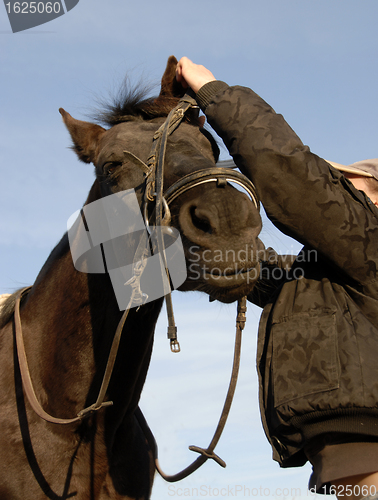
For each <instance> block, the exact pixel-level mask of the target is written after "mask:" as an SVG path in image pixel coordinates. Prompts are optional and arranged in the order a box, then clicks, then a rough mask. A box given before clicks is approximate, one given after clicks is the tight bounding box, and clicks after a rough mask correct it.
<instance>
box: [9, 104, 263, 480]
mask: <svg viewBox="0 0 378 500" xmlns="http://www.w3.org/2000/svg"><path fill="white" fill-rule="evenodd" d="M191 107H198V106H197V104H196V101H195V100H194V99H193V98H192V97H191V96H190V95H188V94H186V95H185V96H184V97H183V98H182V99H181V100H180V102H179V104H178V105H177V106H176V107H175V108H174V109H173V110H172V111H171V112H170V113H169V115H168V117H167V119H166V120H165V122H164V123H163V125H162V126H161V127H160V128H159V129H158V130H157V131H156V133H155V135H154V139H153V145H152V149H151V153H150V155H149V157H148V160H147V163H144V162H143V161H142V160H140V159H139V158H137V157H136V156H135V155H133V154H132V153H130V152H128V151H125V152H124V153H125V155H126V156H127V157H128V159H129V160H130V161H132V162H133V163H134V164H135V165H137V166H138V167H139V168H141V169H142V170H143V172H144V173H145V175H146V190H145V197H144V207H143V215H144V219H145V224H146V228H147V230H148V232H149V233H150V235H151V226H150V221H149V216H148V208H149V205H151V203H153V204H154V212H155V224H154V225H153V228H154V233H155V232H156V236H157V238H156V241H157V250H158V253H159V255H160V256H161V259H160V263H161V271H162V273H166V275H167V277H168V283H169V271H168V265H167V260H166V255H165V249H164V241H163V233H164V228H167V226H169V223H170V210H169V204H170V203H171V202H172V201H173V200H175V199H176V198H177V197H178V196H180V195H181V194H183V193H184V192H186V191H188V190H189V189H192V188H193V187H195V186H198V185H200V184H203V183H206V182H217V185H218V186H224V185H225V184H227V181H231V182H235V183H237V184H238V185H240V186H241V187H243V188H244V189H245V190H246V191H247V193H248V194H249V196H250V197H251V200H252V202H253V203H254V204H255V206H256V208H259V200H258V197H257V194H256V190H255V187H254V185H253V184H252V182H250V181H249V180H248V179H247V178H246V177H245V176H244V175H242V174H240V173H239V172H235V171H232V170H231V169H229V168H220V167H214V168H210V169H206V170H200V171H197V172H193V173H191V174H189V175H186V176H184V177H183V178H182V179H180V180H179V181H177V182H175V183H174V184H173V185H171V186H170V187H169V188H168V189H167V190H166V191H165V192H164V191H163V180H164V159H165V151H166V145H167V140H168V137H169V135H170V134H171V133H172V132H173V131H174V130H175V129H176V128H177V127H178V126H179V124H180V123H181V121H182V120H183V118H184V116H185V113H186V111H187V110H188V109H189V108H191ZM224 163H228V162H224ZM147 246H148V237H147V236H145V237H142V238H141V240H140V242H139V245H138V248H137V251H136V254H135V256H134V265H133V271H134V276H133V277H132V278H131V279H130V280H129V281H128V282H127V283H125V284H126V285H127V284H130V285H131V288H132V294H131V298H130V300H129V303H128V305H127V308H126V309H125V311H124V313H123V315H122V317H121V320H120V321H119V323H118V326H117V329H116V332H115V335H114V338H113V342H112V346H111V349H110V353H109V357H108V361H107V365H106V368H105V373H104V376H103V380H102V383H101V387H100V390H99V394H98V397H97V400H96V402H95V403H94V404H92V405H91V406H89V407H87V408H85V409H83V410H81V411H80V412H79V413H78V414H77V416H76V417H74V418H70V419H62V418H56V417H54V416H52V415H49V414H48V413H47V412H46V411H45V410H44V409H43V408H42V406H41V404H40V403H39V401H38V399H37V396H36V394H35V391H34V388H33V384H32V380H31V375H30V371H29V366H28V362H27V357H26V352H25V345H24V340H23V333H22V325H21V317H20V304H21V300H22V297H23V296H24V295H26V294H27V293H28V292H29V290H30V289H31V287H27V288H24V289H22V290H20V291H19V292H18V294H17V296H16V303H15V310H14V323H15V337H16V348H17V355H18V362H19V366H20V373H21V379H22V384H23V387H24V391H25V394H26V397H27V399H28V401H29V403H30V405H31V407H32V409H33V410H34V412H35V413H36V414H37V415H38V416H39V417H40V418H42V419H43V420H45V421H47V422H49V423H53V424H72V423H76V422H80V421H82V420H83V419H84V418H86V417H88V416H90V415H91V414H93V413H94V412H96V411H98V410H100V409H101V408H104V407H107V406H110V405H112V404H113V402H112V401H105V397H106V393H107V389H108V386H109V382H110V379H111V376H112V373H113V368H114V364H115V361H116V357H117V353H118V347H119V344H120V340H121V335H122V331H123V328H124V325H125V322H126V319H127V316H128V313H129V310H130V309H131V308H132V307H133V306H136V305H139V306H140V305H142V304H143V301H144V294H143V293H142V291H141V288H140V278H141V275H142V273H143V271H144V268H145V265H146V261H147V253H146V251H145V250H146V247H147ZM167 288H169V286H168V287H167ZM165 292H166V293H165V296H164V297H165V302H166V308H167V315H168V338H169V339H170V345H171V350H172V351H173V352H179V351H180V346H179V343H178V341H177V327H176V325H175V320H174V314H173V306H172V298H171V290H170V288H169V290H165ZM245 312H246V297H243V298H242V299H240V300H239V301H238V310H237V319H236V338H235V350H234V361H233V368H232V374H231V380H230V384H229V388H228V392H227V396H226V400H225V403H224V406H223V410H222V413H221V417H220V419H219V422H218V425H217V428H216V431H215V433H214V436H213V438H212V440H211V443H210V444H209V446H208V447H207V448H206V449H204V448H200V447H197V446H190V447H189V449H190V450H192V451H195V452H197V453H199V454H200V455H201V456H200V457H198V458H197V459H196V460H195V461H194V462H193V463H192V464H191V465H189V466H188V467H187V468H186V469H184V470H183V471H181V472H179V473H177V474H175V475H173V476H168V475H166V474H164V473H163V472H162V470H161V469H160V465H159V462H158V458H157V445H156V442H155V439H154V437H153V434H152V432H151V430H150V428H149V427H148V425H147V422H146V421H145V419H144V416H143V414H142V412H141V411H140V409H139V408H138V409H137V411H136V413H135V416H136V418H137V420H138V423H139V425H140V427H141V428H142V430H143V432H144V434H145V437H146V439H147V441H148V443H149V445H150V447H151V450H152V451H153V454H154V458H155V466H156V469H157V471H158V472H159V474H160V475H161V476H162V477H163V478H164V479H165V480H166V481H169V482H174V481H179V480H180V479H183V478H184V477H186V476H188V475H189V474H191V473H192V472H194V471H195V470H197V469H198V468H199V467H200V466H201V465H202V464H203V463H205V462H206V461H207V460H208V459H213V460H215V461H216V462H217V463H219V464H220V465H221V466H222V467H225V466H226V464H225V462H224V461H223V460H222V459H221V458H220V457H218V456H217V455H216V454H215V453H214V448H215V446H216V445H217V443H218V441H219V439H220V436H221V434H222V431H223V428H224V426H225V423H226V420H227V417H228V414H229V411H230V407H231V403H232V399H233V395H234V392H235V387H236V382H237V377H238V371H239V362H240V350H241V334H242V330H243V328H244V325H245V321H246V317H245Z"/></svg>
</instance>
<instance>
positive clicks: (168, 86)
mask: <svg viewBox="0 0 378 500" xmlns="http://www.w3.org/2000/svg"><path fill="white" fill-rule="evenodd" d="M176 66H177V59H176V58H175V56H170V57H169V58H168V62H167V67H166V68H165V71H164V75H163V77H162V79H161V89H160V95H161V96H167V97H182V96H183V95H184V94H185V89H184V88H183V86H182V85H181V83H179V82H178V81H177V80H176Z"/></svg>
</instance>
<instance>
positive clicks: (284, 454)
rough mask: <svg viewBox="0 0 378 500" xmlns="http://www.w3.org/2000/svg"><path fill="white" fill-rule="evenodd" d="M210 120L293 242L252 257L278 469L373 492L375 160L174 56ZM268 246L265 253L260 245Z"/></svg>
mask: <svg viewBox="0 0 378 500" xmlns="http://www.w3.org/2000/svg"><path fill="white" fill-rule="evenodd" d="M176 79H177V80H178V81H179V82H181V83H182V85H183V86H184V87H191V89H192V90H193V91H194V93H195V95H196V100H197V103H198V105H199V106H200V108H201V109H202V111H203V112H204V114H205V115H206V117H207V121H208V123H209V124H210V125H211V126H212V128H213V129H214V130H215V132H216V133H217V134H218V135H219V136H220V137H221V139H222V140H223V142H224V144H225V145H226V147H227V149H228V151H229V153H230V155H231V156H232V157H233V159H234V162H235V163H236V165H237V166H238V168H239V169H240V170H241V171H242V172H243V173H244V174H245V175H246V176H247V177H248V178H249V179H250V180H251V181H252V182H253V183H254V184H255V186H256V189H257V192H258V194H259V197H260V199H261V202H262V204H263V205H264V208H265V211H266V213H267V216H268V217H269V219H270V220H271V221H272V222H273V223H274V224H275V225H276V227H277V228H278V229H279V230H281V231H282V232H283V233H285V234H287V235H288V236H291V237H293V238H295V239H296V240H297V241H299V242H300V243H302V244H303V245H304V246H303V249H302V251H301V252H300V253H299V255H298V256H297V257H296V259H295V261H294V263H293V264H292V266H291V268H290V271H289V272H288V273H287V274H285V273H282V274H281V276H280V279H277V278H275V276H278V275H279V273H274V272H273V269H274V268H275V267H276V266H280V265H281V264H280V259H279V256H276V257H277V258H275V259H273V260H271V259H269V262H265V263H264V262H262V263H261V280H260V281H261V283H260V282H259V283H258V284H257V285H256V286H255V288H254V290H253V291H252V292H251V293H250V295H249V297H248V298H249V300H251V301H252V302H254V303H256V304H258V305H260V306H261V307H263V312H262V316H261V319H260V325H259V333H258V347H257V371H258V375H259V399H260V411H261V417H262V423H263V427H264V430H265V433H266V435H267V437H268V439H269V441H270V443H271V446H272V449H273V458H274V460H276V461H278V462H279V464H280V465H281V467H299V466H302V465H304V464H305V463H306V462H307V461H310V462H311V464H312V467H313V470H312V474H311V477H310V481H309V488H310V489H311V490H312V491H316V492H317V493H333V494H336V495H337V496H338V498H344V497H349V498H352V499H353V498H354V499H360V498H378V496H376V494H377V493H378V383H377V380H378V363H377V359H378V280H377V269H378V208H377V207H378V159H377V158H376V159H372V160H365V161H361V162H357V163H354V164H352V165H349V166H343V165H340V164H336V163H331V162H327V161H325V160H324V159H322V158H320V157H318V156H316V155H315V154H313V153H312V152H311V151H310V149H309V148H308V147H307V146H305V145H304V144H303V143H302V142H301V140H300V139H299V138H298V137H297V135H296V134H295V133H294V131H293V130H292V129H291V128H290V127H289V125H288V124H287V123H286V122H285V120H284V118H283V117H282V116H281V115H279V114H277V113H275V111H274V110H273V109H272V108H271V107H270V106H269V105H268V104H267V103H266V102H265V101H264V100H263V99H262V98H261V97H259V96H258V95H257V94H256V93H255V92H253V91H252V90H251V89H249V88H246V87H240V86H234V87H229V86H228V85H227V84H226V83H225V82H223V81H219V80H216V78H215V77H214V75H213V74H212V73H211V72H210V71H209V70H208V69H207V68H205V67H204V66H201V65H197V64H194V63H193V62H192V61H191V60H190V59H188V58H186V57H184V58H182V59H180V61H179V63H178V65H177V70H176ZM270 255H272V251H270Z"/></svg>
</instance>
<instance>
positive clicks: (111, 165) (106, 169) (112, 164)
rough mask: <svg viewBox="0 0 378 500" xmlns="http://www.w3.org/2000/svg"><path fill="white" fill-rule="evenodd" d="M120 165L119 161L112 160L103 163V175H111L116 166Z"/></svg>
mask: <svg viewBox="0 0 378 500" xmlns="http://www.w3.org/2000/svg"><path fill="white" fill-rule="evenodd" d="M120 165H121V162H120V161H112V162H109V163H105V165H104V166H103V170H104V174H105V175H111V174H113V173H114V172H115V170H116V168H117V167H119V166H120Z"/></svg>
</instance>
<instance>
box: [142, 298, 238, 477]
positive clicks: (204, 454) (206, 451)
mask: <svg viewBox="0 0 378 500" xmlns="http://www.w3.org/2000/svg"><path fill="white" fill-rule="evenodd" d="M246 311H247V297H243V298H241V299H240V300H239V301H238V310H237V318H236V336H235V349H234V361H233V366H232V373H231V379H230V384H229V387H228V391H227V396H226V400H225V403H224V405H223V409H222V413H221V416H220V419H219V422H218V425H217V428H216V430H215V433H214V436H213V438H212V440H211V442H210V444H209V446H208V447H207V448H201V447H199V446H189V449H190V450H191V451H195V452H197V453H200V455H201V456H200V457H198V458H197V459H196V460H194V462H192V463H191V464H190V465H189V466H188V467H186V468H185V469H183V470H182V471H181V472H178V473H177V474H173V475H167V474H165V473H164V472H163V471H162V469H161V468H160V464H159V460H158V448H157V444H156V441H155V438H154V435H153V433H152V431H151V429H150V428H149V426H148V424H147V422H146V419H145V418H144V416H143V414H142V412H141V410H140V408H139V407H138V408H137V411H136V412H135V417H136V419H137V420H138V423H139V425H140V427H141V429H142V431H143V433H144V435H145V437H146V439H147V442H148V444H149V446H150V448H151V451H152V453H153V456H154V460H155V468H156V470H157V471H158V472H159V474H160V475H161V476H162V478H163V479H165V480H166V481H168V482H170V483H174V482H176V481H180V480H181V479H184V478H185V477H187V476H189V475H190V474H192V473H193V472H194V471H196V470H197V469H198V468H199V467H201V465H203V464H204V463H205V462H206V461H207V460H208V459H209V458H211V459H213V460H215V462H217V463H218V464H219V465H221V466H222V467H226V463H225V462H224V461H223V460H222V459H221V458H220V457H219V456H218V455H216V454H215V453H214V449H215V447H216V445H217V444H218V441H219V439H220V437H221V435H222V432H223V429H224V426H225V425H226V421H227V418H228V415H229V412H230V408H231V403H232V400H233V397H234V393H235V388H236V383H237V379H238V373H239V366H240V353H241V337H242V331H243V328H244V325H245V322H246Z"/></svg>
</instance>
